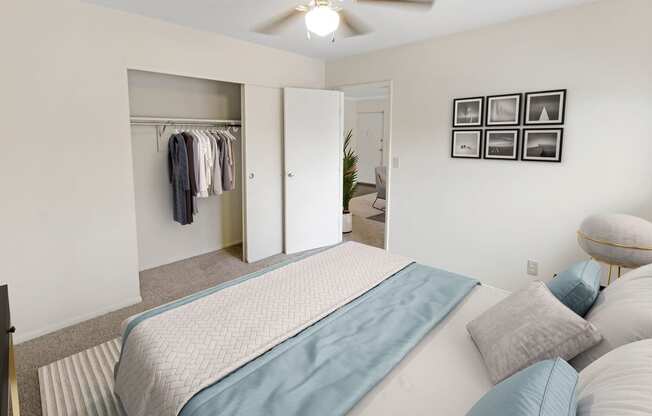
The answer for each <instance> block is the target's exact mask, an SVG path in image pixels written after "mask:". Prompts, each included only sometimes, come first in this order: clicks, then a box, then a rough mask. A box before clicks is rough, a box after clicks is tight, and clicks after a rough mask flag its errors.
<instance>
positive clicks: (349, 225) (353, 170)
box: [342, 130, 358, 233]
mask: <svg viewBox="0 0 652 416" xmlns="http://www.w3.org/2000/svg"><path fill="white" fill-rule="evenodd" d="M352 137H353V130H349V132H348V133H347V135H346V138H345V139H344V163H342V166H343V170H344V172H343V175H342V177H343V182H344V183H343V192H342V197H343V201H342V202H343V209H344V210H343V212H342V232H343V233H350V232H351V231H353V216H352V215H351V211H349V203H350V202H351V198H353V194H354V193H355V188H356V187H357V186H358V155H357V154H356V152H355V151H354V150H353V149H351V138H352Z"/></svg>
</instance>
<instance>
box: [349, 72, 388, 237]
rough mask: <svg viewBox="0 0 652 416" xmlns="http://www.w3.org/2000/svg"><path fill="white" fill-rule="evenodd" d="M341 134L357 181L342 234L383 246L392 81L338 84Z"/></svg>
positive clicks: (386, 209)
mask: <svg viewBox="0 0 652 416" xmlns="http://www.w3.org/2000/svg"><path fill="white" fill-rule="evenodd" d="M340 90H341V91H342V92H343V93H344V134H345V136H348V135H350V136H351V138H350V144H349V147H350V149H351V150H352V151H353V152H354V153H355V155H356V156H357V164H356V168H357V185H356V187H355V191H354V192H353V197H352V198H351V201H350V203H349V211H350V213H351V220H352V221H351V222H352V226H351V231H350V232H349V233H346V234H345V235H344V239H345V240H348V241H357V242H361V243H364V244H368V245H371V246H375V247H380V248H385V247H386V224H387V217H388V209H389V208H388V206H389V204H388V203H387V199H388V192H387V190H388V177H389V143H390V122H391V114H390V111H391V83H390V82H389V81H386V82H377V83H369V84H358V85H348V86H345V87H341V88H340Z"/></svg>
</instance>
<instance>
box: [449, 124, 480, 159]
mask: <svg viewBox="0 0 652 416" xmlns="http://www.w3.org/2000/svg"><path fill="white" fill-rule="evenodd" d="M481 148H482V130H453V137H452V144H451V157H453V158H463V159H480V157H481V153H480V152H481V150H480V149H481Z"/></svg>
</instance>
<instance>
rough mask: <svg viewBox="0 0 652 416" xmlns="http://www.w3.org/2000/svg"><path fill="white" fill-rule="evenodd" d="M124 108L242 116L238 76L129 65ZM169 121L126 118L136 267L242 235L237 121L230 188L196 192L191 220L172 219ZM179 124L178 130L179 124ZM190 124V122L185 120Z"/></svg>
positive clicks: (170, 115) (153, 114)
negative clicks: (209, 76)
mask: <svg viewBox="0 0 652 416" xmlns="http://www.w3.org/2000/svg"><path fill="white" fill-rule="evenodd" d="M128 80H129V108H130V116H131V117H132V120H133V119H134V118H161V119H171V120H172V119H202V120H208V119H210V120H237V121H239V120H241V119H242V114H241V113H242V105H241V88H242V85H241V84H236V83H229V82H221V81H213V80H206V79H198V78H190V77H183V76H176V75H168V74H160V73H154V72H145V71H137V70H129V71H128ZM176 128H177V127H176V126H169V125H168V126H166V127H165V130H163V129H162V128H161V127H158V128H157V127H155V126H151V125H137V124H135V123H132V126H131V146H132V158H133V172H134V192H135V201H136V221H137V234H138V262H139V270H141V271H142V270H146V269H151V268H154V267H157V266H161V265H164V264H169V263H173V262H175V261H179V260H183V259H187V258H190V257H194V256H198V255H201V254H205V253H209V252H213V251H216V250H220V249H223V248H226V247H229V246H233V245H237V244H240V243H242V240H243V237H242V235H243V208H242V192H243V182H242V181H243V176H242V171H243V168H242V166H243V164H242V151H241V150H242V140H241V139H242V137H241V131H242V130H241V129H238V130H237V132H235V133H234V135H235V136H236V138H237V139H238V140H237V141H236V142H235V144H234V146H233V152H234V156H235V157H234V159H235V173H236V175H235V185H236V186H235V190H233V191H230V192H224V193H223V194H221V195H214V196H210V197H208V198H197V200H196V203H197V208H198V213H197V214H196V215H195V216H194V221H193V223H192V224H190V225H181V224H179V223H177V222H175V221H174V219H173V198H172V186H171V184H170V181H169V178H168V139H169V137H170V135H171V134H173V133H175V129H176ZM178 128H179V130H184V129H185V128H184V127H183V125H180V126H179V127H178ZM188 128H192V127H188Z"/></svg>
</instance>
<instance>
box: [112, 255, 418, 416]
mask: <svg viewBox="0 0 652 416" xmlns="http://www.w3.org/2000/svg"><path fill="white" fill-rule="evenodd" d="M410 263H411V261H410V260H409V259H407V258H405V257H402V256H397V255H392V254H389V253H387V252H385V251H384V250H379V249H377V248H373V247H369V246H365V245H362V244H358V243H346V244H342V245H340V246H337V247H335V248H332V249H330V250H327V251H325V252H323V253H320V254H317V255H315V256H312V257H308V258H306V259H303V260H300V261H298V262H295V263H292V264H290V265H287V266H285V267H282V268H280V269H276V270H273V271H270V272H268V273H266V274H264V275H262V276H260V277H257V278H253V279H250V280H247V281H245V282H243V283H240V284H238V285H235V286H231V287H228V288H225V289H223V290H221V291H218V292H215V293H213V294H211V295H208V296H206V297H203V298H200V299H198V300H195V301H194V302H191V303H188V304H185V305H183V306H179V307H177V308H175V309H171V310H169V311H167V312H164V313H162V314H159V315H156V316H153V317H151V318H149V319H146V320H144V321H143V322H141V323H140V324H138V325H137V326H136V327H135V328H134V329H133V330H132V331H131V332H130V333H129V335H128V337H127V338H126V343H125V345H124V347H123V352H122V357H121V361H120V365H119V370H118V373H117V375H116V384H115V392H116V393H117V394H118V396H119V397H120V399H121V401H122V403H123V405H124V407H125V410H126V411H127V414H129V416H151V415H157V416H168V415H169V416H175V415H177V414H178V412H179V411H180V410H181V409H182V407H183V406H184V405H185V404H186V402H187V401H188V400H190V399H191V398H192V396H193V395H195V394H196V393H197V392H199V391H200V390H202V389H203V388H205V387H207V386H209V385H211V384H213V383H214V382H216V381H217V380H219V379H221V378H222V377H224V376H226V375H227V374H229V373H230V372H232V371H233V370H235V369H237V368H239V367H240V366H242V365H243V364H245V363H247V362H249V361H251V360H252V359H254V358H256V357H258V356H259V355H261V354H263V353H264V352H266V351H268V350H269V349H270V348H272V347H274V346H275V345H277V344H279V343H281V342H283V341H284V340H286V339H288V338H290V337H292V336H294V335H296V334H297V333H299V332H300V331H302V330H303V329H305V328H307V327H308V326H310V325H312V324H313V323H315V322H317V321H318V320H319V319H321V318H323V317H324V316H326V315H328V314H330V313H331V312H333V311H334V310H336V309H338V308H339V307H341V306H342V305H344V304H346V303H348V302H350V301H351V300H353V299H355V298H357V297H358V296H360V295H362V294H364V293H365V292H367V291H368V290H369V289H371V288H373V287H374V286H376V285H378V284H379V283H381V282H382V281H383V280H385V279H387V278H388V277H390V276H392V275H393V274H395V273H396V272H398V271H399V270H401V269H403V268H404V267H406V266H407V265H409V264H410Z"/></svg>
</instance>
